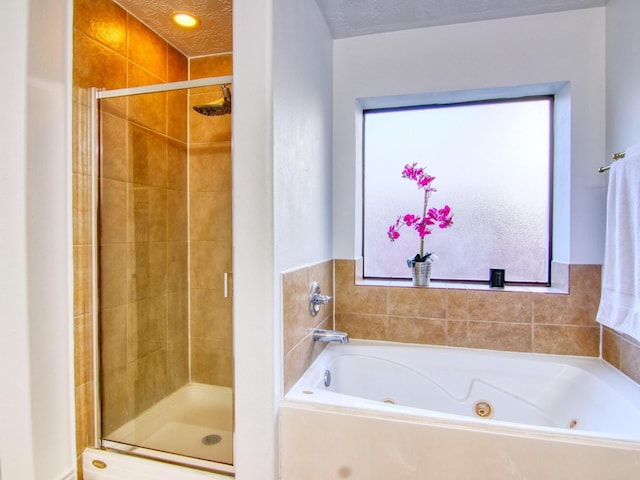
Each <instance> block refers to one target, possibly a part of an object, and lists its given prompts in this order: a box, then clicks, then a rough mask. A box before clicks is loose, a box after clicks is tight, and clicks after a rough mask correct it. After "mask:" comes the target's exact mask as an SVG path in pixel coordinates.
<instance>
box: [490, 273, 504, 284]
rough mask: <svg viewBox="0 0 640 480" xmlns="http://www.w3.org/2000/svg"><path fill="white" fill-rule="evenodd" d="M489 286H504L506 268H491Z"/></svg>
mask: <svg viewBox="0 0 640 480" xmlns="http://www.w3.org/2000/svg"><path fill="white" fill-rule="evenodd" d="M489 286H490V287H491V288H504V269H503V268H491V269H489Z"/></svg>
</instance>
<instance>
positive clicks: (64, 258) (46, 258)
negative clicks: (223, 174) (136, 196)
mask: <svg viewBox="0 0 640 480" xmlns="http://www.w3.org/2000/svg"><path fill="white" fill-rule="evenodd" d="M1 9H2V13H1V14H0V50H1V51H2V58H3V62H4V64H3V74H2V76H1V77H0V104H1V105H2V109H0V132H1V133H0V135H1V136H0V154H1V155H2V159H1V161H0V199H1V201H0V218H1V219H2V222H1V223H0V225H1V228H2V232H1V234H0V312H2V314H1V315H2V316H1V317H0V318H1V320H0V363H1V364H2V365H3V367H2V369H0V372H1V373H0V402H1V405H0V463H1V465H2V475H3V478H6V479H14V478H16V479H18V478H19V479H24V480H30V479H42V480H51V479H60V478H63V477H64V478H66V477H67V476H68V475H72V472H73V471H74V469H75V453H74V448H75V447H74V445H75V436H74V433H73V376H72V358H73V357H72V352H73V347H72V341H71V332H72V316H71V308H70V305H71V286H70V285H71V281H70V279H71V255H70V249H71V238H70V231H71V228H70V225H71V208H70V198H71V195H70V186H69V185H70V179H71V173H70V172H71V168H70V166H71V161H70V149H69V145H70V127H69V125H70V104H71V101H70V95H69V91H70V89H69V85H70V83H69V82H70V77H69V75H68V72H69V71H70V69H69V65H70V58H69V54H68V52H70V43H69V36H68V34H69V32H70V28H69V25H70V18H71V17H70V3H69V2H68V1H67V0H31V1H29V2H24V1H20V0H11V1H8V2H4V3H3V5H2V8H1Z"/></svg>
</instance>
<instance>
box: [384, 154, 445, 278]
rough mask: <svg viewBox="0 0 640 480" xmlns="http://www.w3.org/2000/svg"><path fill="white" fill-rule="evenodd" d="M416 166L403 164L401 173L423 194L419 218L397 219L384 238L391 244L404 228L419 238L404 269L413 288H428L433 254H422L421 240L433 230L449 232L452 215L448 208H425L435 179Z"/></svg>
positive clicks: (408, 215)
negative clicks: (408, 269)
mask: <svg viewBox="0 0 640 480" xmlns="http://www.w3.org/2000/svg"><path fill="white" fill-rule="evenodd" d="M416 165H417V163H413V164H412V165H409V164H406V165H405V166H404V169H403V170H402V178H406V179H408V180H411V181H413V182H415V183H416V185H417V187H418V189H421V190H424V201H423V204H422V215H415V214H412V213H407V214H405V215H400V216H398V218H397V219H396V222H395V223H394V224H393V225H391V226H390V227H389V230H388V231H387V236H388V237H389V239H390V240H391V241H392V242H393V241H394V240H396V239H397V238H399V237H400V229H401V228H402V227H404V226H407V227H410V228H412V229H413V230H415V231H416V232H417V234H418V236H419V237H420V251H419V253H417V254H416V256H415V257H413V258H410V259H408V260H407V265H408V266H409V268H411V272H412V278H413V283H414V285H421V286H423V285H429V280H430V273H431V262H432V261H433V252H425V250H424V238H425V237H426V236H427V235H431V233H432V230H433V228H434V227H436V226H437V227H438V228H441V229H443V228H449V227H450V226H451V225H452V224H453V213H451V208H450V207H449V205H445V206H444V207H442V208H440V209H438V208H434V207H431V208H429V198H430V197H431V194H432V193H433V192H435V191H436V189H435V188H433V186H432V183H433V181H434V180H435V179H436V177H432V176H431V175H429V174H428V173H426V172H425V169H424V167H417V166H416Z"/></svg>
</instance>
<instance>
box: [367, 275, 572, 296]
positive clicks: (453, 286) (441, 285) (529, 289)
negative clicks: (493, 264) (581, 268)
mask: <svg viewBox="0 0 640 480" xmlns="http://www.w3.org/2000/svg"><path fill="white" fill-rule="evenodd" d="M355 283H356V285H362V286H370V287H392V288H394V287H395V288H432V289H450V290H477V291H485V292H525V293H551V294H558V295H567V294H568V293H569V292H568V290H564V289H561V288H556V287H539V286H534V285H529V286H524V285H505V287H504V288H494V287H490V286H489V285H483V284H481V283H459V282H439V281H433V280H432V281H431V284H430V285H429V286H428V287H416V286H414V285H412V283H411V280H375V279H357V280H356V282H355Z"/></svg>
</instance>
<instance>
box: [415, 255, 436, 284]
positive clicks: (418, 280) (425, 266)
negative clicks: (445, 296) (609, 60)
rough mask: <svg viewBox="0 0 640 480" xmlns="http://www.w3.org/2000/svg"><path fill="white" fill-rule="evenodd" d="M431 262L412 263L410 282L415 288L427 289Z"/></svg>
mask: <svg viewBox="0 0 640 480" xmlns="http://www.w3.org/2000/svg"><path fill="white" fill-rule="evenodd" d="M431 263H432V262H431V261H429V260H427V261H424V262H416V261H413V262H412V266H411V267H410V268H411V281H412V282H413V285H415V286H416V287H428V286H429V283H430V282H431Z"/></svg>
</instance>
